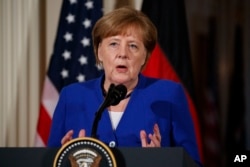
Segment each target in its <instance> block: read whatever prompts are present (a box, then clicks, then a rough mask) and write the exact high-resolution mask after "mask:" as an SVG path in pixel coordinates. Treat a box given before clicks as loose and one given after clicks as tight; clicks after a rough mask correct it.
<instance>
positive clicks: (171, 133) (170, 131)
mask: <svg viewBox="0 0 250 167" xmlns="http://www.w3.org/2000/svg"><path fill="white" fill-rule="evenodd" d="M102 78H103V76H102V77H100V78H97V79H94V80H90V81H87V82H83V83H75V84H71V85H69V86H67V87H65V88H63V90H62V91H61V94H60V98H59V101H58V104H57V106H56V109H55V112H54V115H53V120H52V127H51V131H50V136H49V141H48V146H50V147H58V146H61V139H62V138H63V136H64V135H65V134H66V133H67V132H68V131H69V130H71V129H73V130H74V135H73V137H74V138H76V137H77V136H78V132H79V131H80V130H81V129H85V130H86V135H87V136H90V135H91V129H92V123H93V120H94V117H95V113H96V111H97V110H98V108H99V107H100V105H101V104H102V102H103V101H104V97H103V94H102V88H101V87H102V86H101V84H102ZM155 123H157V124H158V125H159V128H160V133H161V137H162V140H161V146H162V147H171V146H175V147H183V148H184V149H185V150H186V151H187V152H188V154H189V155H190V156H191V157H192V158H193V159H194V160H195V161H196V162H200V157H199V154H198V146H197V142H196V138H195V131H194V124H193V122H192V118H191V115H190V112H189V108H188V104H187V100H186V96H185V93H184V90H183V88H182V86H181V84H178V83H175V82H172V81H169V80H159V79H153V78H148V77H145V76H143V75H141V74H140V75H139V82H138V84H137V86H136V88H135V89H134V91H133V92H132V94H131V97H130V100H129V102H128V105H127V107H126V109H125V112H124V114H123V116H122V118H121V120H120V122H119V124H118V126H117V129H116V130H113V129H112V124H111V120H110V117H109V114H108V111H107V110H105V111H104V112H103V113H102V117H101V120H100V121H99V126H98V129H97V135H98V137H99V140H101V141H102V142H104V143H106V144H107V145H109V144H110V143H115V145H116V146H117V147H141V141H140V130H143V129H144V130H145V131H146V132H147V133H153V126H154V124H155Z"/></svg>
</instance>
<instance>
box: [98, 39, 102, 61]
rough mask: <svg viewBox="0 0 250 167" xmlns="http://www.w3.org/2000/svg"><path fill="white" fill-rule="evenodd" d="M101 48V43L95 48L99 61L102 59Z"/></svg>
mask: <svg viewBox="0 0 250 167" xmlns="http://www.w3.org/2000/svg"><path fill="white" fill-rule="evenodd" d="M101 50H102V49H101V43H99V45H98V48H97V58H98V60H99V62H102V60H103V57H102V54H101Z"/></svg>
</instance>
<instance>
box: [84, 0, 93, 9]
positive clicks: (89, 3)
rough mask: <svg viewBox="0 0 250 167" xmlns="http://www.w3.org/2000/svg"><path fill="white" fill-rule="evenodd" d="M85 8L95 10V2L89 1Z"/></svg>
mask: <svg viewBox="0 0 250 167" xmlns="http://www.w3.org/2000/svg"><path fill="white" fill-rule="evenodd" d="M85 6H86V8H87V9H93V8H94V2H93V1H87V2H86V3H85Z"/></svg>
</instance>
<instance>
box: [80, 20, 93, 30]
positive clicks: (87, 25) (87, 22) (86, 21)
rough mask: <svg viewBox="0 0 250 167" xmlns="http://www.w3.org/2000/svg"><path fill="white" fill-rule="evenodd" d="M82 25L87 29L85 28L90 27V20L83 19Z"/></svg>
mask: <svg viewBox="0 0 250 167" xmlns="http://www.w3.org/2000/svg"><path fill="white" fill-rule="evenodd" d="M82 24H83V25H84V27H85V28H86V29H87V28H89V27H91V20H89V19H85V20H84V21H83V23H82Z"/></svg>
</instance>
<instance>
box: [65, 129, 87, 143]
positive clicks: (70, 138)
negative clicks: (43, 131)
mask: <svg viewBox="0 0 250 167" xmlns="http://www.w3.org/2000/svg"><path fill="white" fill-rule="evenodd" d="M73 133H74V131H73V130H70V131H68V132H67V133H66V135H65V136H64V137H63V138H62V140H61V144H62V145H64V144H66V143H67V142H69V141H70V140H72V136H73ZM85 134H86V133H85V130H84V129H81V130H80V131H79V133H78V137H85Z"/></svg>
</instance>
